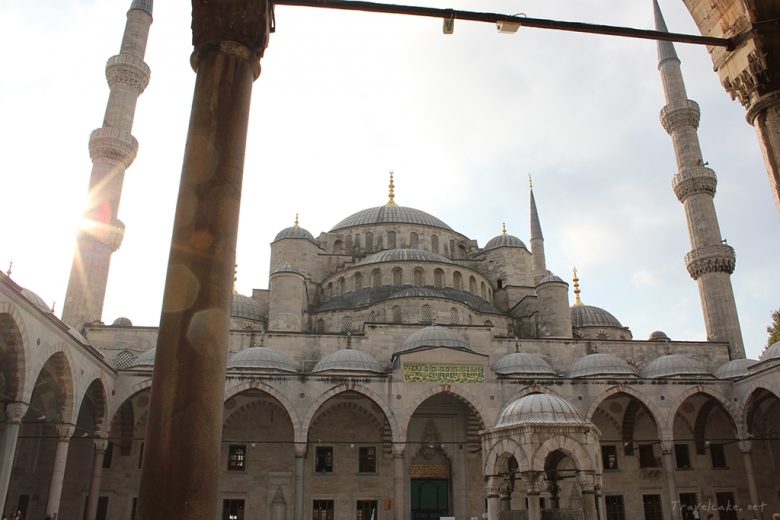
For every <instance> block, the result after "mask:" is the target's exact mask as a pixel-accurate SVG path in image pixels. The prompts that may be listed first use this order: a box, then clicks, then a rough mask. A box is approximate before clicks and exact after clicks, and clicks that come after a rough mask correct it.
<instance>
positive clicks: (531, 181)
mask: <svg viewBox="0 0 780 520" xmlns="http://www.w3.org/2000/svg"><path fill="white" fill-rule="evenodd" d="M528 187H529V188H531V189H534V181H533V179H532V178H531V174H530V173H529V174H528Z"/></svg>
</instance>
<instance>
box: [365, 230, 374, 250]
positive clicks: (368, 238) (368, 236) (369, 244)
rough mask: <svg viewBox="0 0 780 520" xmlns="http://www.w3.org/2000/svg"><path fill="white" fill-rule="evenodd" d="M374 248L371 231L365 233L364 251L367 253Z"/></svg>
mask: <svg viewBox="0 0 780 520" xmlns="http://www.w3.org/2000/svg"><path fill="white" fill-rule="evenodd" d="M373 250H374V234H373V233H372V232H370V231H369V232H368V233H366V251H368V252H369V253H370V252H372V251H373Z"/></svg>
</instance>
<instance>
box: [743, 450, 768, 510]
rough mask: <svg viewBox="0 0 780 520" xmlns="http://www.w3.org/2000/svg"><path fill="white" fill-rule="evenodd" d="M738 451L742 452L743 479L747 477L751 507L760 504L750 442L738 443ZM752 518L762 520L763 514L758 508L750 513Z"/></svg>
mask: <svg viewBox="0 0 780 520" xmlns="http://www.w3.org/2000/svg"><path fill="white" fill-rule="evenodd" d="M739 450H740V451H741V452H742V461H743V462H744V464H745V477H747V485H748V491H749V492H750V502H751V504H752V505H755V506H758V505H760V504H761V502H760V500H759V495H758V486H757V485H756V472H755V470H754V469H753V446H752V442H751V441H739ZM750 514H751V515H752V517H753V518H758V520H763V519H764V512H763V511H762V509H761V508H760V507H758V508H756V509H755V510H754V511H751V513H750Z"/></svg>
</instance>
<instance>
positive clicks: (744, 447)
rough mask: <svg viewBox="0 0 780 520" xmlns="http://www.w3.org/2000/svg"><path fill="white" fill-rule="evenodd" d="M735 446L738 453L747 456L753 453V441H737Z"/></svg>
mask: <svg viewBox="0 0 780 520" xmlns="http://www.w3.org/2000/svg"><path fill="white" fill-rule="evenodd" d="M737 446H739V451H741V452H742V453H745V454H748V453H752V452H753V441H751V440H749V439H743V440H741V441H737Z"/></svg>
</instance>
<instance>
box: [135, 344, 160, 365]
mask: <svg viewBox="0 0 780 520" xmlns="http://www.w3.org/2000/svg"><path fill="white" fill-rule="evenodd" d="M155 354H157V347H152V348H150V349H149V350H147V351H146V352H144V353H143V354H141V355H140V356H138V357H137V358H135V361H134V362H133V364H132V365H130V366H131V367H153V366H154V356H155Z"/></svg>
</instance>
